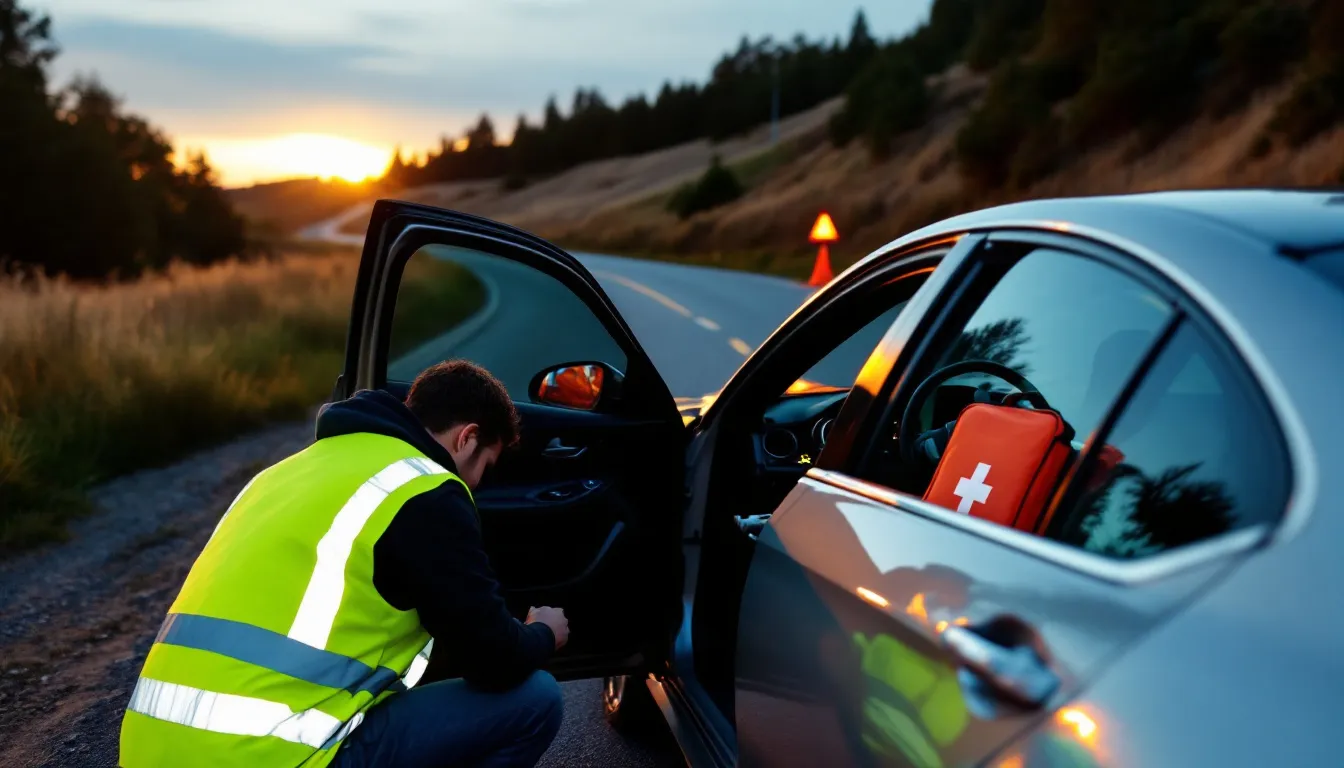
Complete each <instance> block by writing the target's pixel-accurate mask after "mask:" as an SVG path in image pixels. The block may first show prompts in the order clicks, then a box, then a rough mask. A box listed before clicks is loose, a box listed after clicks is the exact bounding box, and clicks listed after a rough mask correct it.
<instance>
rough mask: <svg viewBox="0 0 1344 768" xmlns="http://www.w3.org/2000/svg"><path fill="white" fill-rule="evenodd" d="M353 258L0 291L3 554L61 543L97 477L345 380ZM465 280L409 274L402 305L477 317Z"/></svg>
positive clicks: (285, 407)
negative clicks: (57, 539)
mask: <svg viewBox="0 0 1344 768" xmlns="http://www.w3.org/2000/svg"><path fill="white" fill-rule="evenodd" d="M426 261H428V260H426ZM358 263H359V259H358V256H357V254H356V253H355V252H354V251H352V250H333V251H330V252H327V253H310V254H290V255H286V256H283V257H280V258H278V259H275V260H272V261H265V262H256V263H227V264H221V265H217V266H214V267H210V268H205V269H199V268H186V267H179V268H174V269H172V270H171V271H169V272H168V273H167V274H164V275H156V276H150V277H146V278H144V279H142V280H139V281H137V282H134V283H126V284H118V285H109V286H87V285H75V284H71V283H69V282H66V281H62V280H47V281H40V282H37V283H29V284H19V283H17V282H13V281H11V282H8V283H0V550H4V549H10V548H14V547H18V546H22V545H25V544H28V543H31V542H33V541H37V540H41V539H44V538H48V537H50V536H52V535H59V533H60V532H61V531H62V530H63V527H64V521H65V520H66V519H68V518H69V517H70V516H71V515H72V514H74V513H77V512H78V511H79V510H80V509H81V508H82V507H83V505H84V502H83V493H82V491H83V490H84V489H85V488H87V487H88V486H89V485H90V484H91V483H94V482H97V481H99V480H102V479H104V478H107V477H109V476H113V475H116V474H118V473H123V472H127V471H130V470H133V469H138V468H141V467H145V466H152V465H155V464H160V463H164V462H167V461H170V460H173V459H176V458H178V457H180V456H182V455H183V454H184V453H186V452H189V451H191V450H194V449H198V448H202V447H205V446H208V445H211V444H214V443H217V442H219V441H221V440H224V439H227V438H230V437H232V436H235V435H238V434H241V433H243V432H246V431H248V430H251V429H255V428H256V427H258V426H261V425H263V424H265V423H267V422H272V421H276V420H282V419H296V418H301V417H303V416H304V415H305V413H307V411H308V410H309V409H310V408H311V407H312V406H314V405H316V404H317V403H319V402H321V401H322V399H323V397H324V396H325V395H327V394H328V393H329V392H330V390H331V386H332V384H333V383H334V381H335V378H336V375H337V374H338V373H339V371H340V368H341V363H342V359H343V353H344V345H345V335H346V329H347V325H348V322H349V310H350V301H351V296H352V291H353V286H354V279H355V274H356V271H357V268H358ZM444 270H449V271H450V274H446V275H445V274H440V273H442V272H444ZM445 276H446V277H448V278H449V279H447V280H440V278H443V277H445ZM421 278H433V279H432V280H431V279H421ZM462 278H463V275H462V273H461V271H460V268H456V267H446V266H445V267H442V268H440V269H439V273H436V272H434V271H433V269H431V270H430V271H429V272H428V273H426V274H424V275H419V276H416V275H412V276H411V277H410V278H408V281H409V282H408V288H407V289H406V297H405V298H406V301H407V302H408V303H409V304H410V305H412V306H414V307H419V306H424V307H429V306H437V307H438V309H439V311H440V312H442V308H443V306H444V303H443V302H448V303H449V306H453V307H455V311H457V312H458V313H460V314H462V315H463V316H465V315H466V314H470V312H472V311H474V310H475V308H476V307H477V306H479V300H480V298H479V287H480V286H479V283H477V282H476V281H475V279H474V278H473V277H471V276H469V275H468V276H467V278H468V279H466V280H463V279H462ZM436 281H437V282H436ZM445 286H446V287H445ZM473 296H474V297H475V298H474V299H473ZM433 327H434V328H436V329H442V328H443V327H444V324H443V321H442V319H439V320H438V322H437V323H436V324H435V325H433Z"/></svg>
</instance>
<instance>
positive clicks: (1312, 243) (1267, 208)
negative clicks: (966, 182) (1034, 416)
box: [935, 189, 1344, 258]
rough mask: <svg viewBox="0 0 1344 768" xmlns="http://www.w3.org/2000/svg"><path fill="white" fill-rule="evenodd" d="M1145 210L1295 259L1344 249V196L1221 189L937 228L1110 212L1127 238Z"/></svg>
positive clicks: (1119, 198) (1103, 198)
mask: <svg viewBox="0 0 1344 768" xmlns="http://www.w3.org/2000/svg"><path fill="white" fill-rule="evenodd" d="M1144 209H1148V210H1149V211H1150V212H1157V211H1162V212H1165V213H1169V214H1177V215H1186V216H1190V217H1194V218H1199V219H1203V220H1205V221H1206V222H1213V223H1216V224H1218V225H1220V226H1222V227H1225V228H1227V229H1231V230H1235V231H1238V232H1240V233H1241V234H1242V235H1245V236H1249V237H1251V238H1253V239H1255V240H1258V241H1260V242H1261V243H1263V244H1264V245H1265V246H1267V248H1268V249H1270V250H1273V251H1277V252H1278V253H1280V254H1282V255H1285V256H1289V257H1294V258H1299V257H1302V256H1306V255H1310V254H1312V253H1315V252H1317V251H1322V250H1328V249H1332V248H1338V247H1340V246H1344V190H1340V191H1329V190H1320V191H1305V190H1278V189H1219V190H1189V191H1172V192H1145V193H1140V194H1130V195H1098V196H1092V197H1068V198H1050V199H1041V200H1029V201H1025V202H1020V203H1011V204H1009V205H1002V206H998V207H995V208H986V209H983V210H980V211H976V212H974V213H968V214H964V215H962V216H957V217H954V218H952V219H949V220H947V221H944V222H940V223H939V224H937V225H935V227H936V228H938V229H944V230H945V229H949V228H953V227H956V226H958V225H960V226H966V227H968V228H974V227H976V226H980V225H984V224H987V223H990V222H993V221H1003V220H1009V219H1012V220H1019V219H1037V220H1054V221H1059V222H1061V223H1064V224H1067V223H1070V222H1071V221H1072V220H1073V218H1074V215H1075V214H1077V215H1080V216H1081V217H1082V218H1083V219H1085V220H1093V221H1094V220H1095V219H1096V216H1097V214H1098V213H1101V212H1106V213H1114V214H1117V215H1116V216H1115V217H1114V218H1110V217H1107V220H1106V223H1107V227H1106V228H1107V229H1109V230H1110V231H1112V232H1114V233H1115V234H1118V235H1126V234H1129V232H1128V230H1131V229H1133V228H1143V229H1146V228H1147V227H1149V226H1150V225H1151V224H1152V221H1151V219H1147V218H1146V217H1144V216H1141V215H1140V216H1132V215H1130V214H1138V213H1141V212H1142V210H1144ZM1136 234H1137V233H1136Z"/></svg>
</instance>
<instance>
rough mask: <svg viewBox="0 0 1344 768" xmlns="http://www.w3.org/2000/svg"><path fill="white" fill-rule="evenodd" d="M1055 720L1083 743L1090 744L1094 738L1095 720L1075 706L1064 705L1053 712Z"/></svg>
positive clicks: (1095, 730)
mask: <svg viewBox="0 0 1344 768" xmlns="http://www.w3.org/2000/svg"><path fill="white" fill-rule="evenodd" d="M1055 720H1056V721H1058V722H1059V724H1060V725H1062V726H1064V727H1065V728H1067V729H1068V730H1070V731H1072V732H1073V735H1074V736H1077V737H1078V740H1079V741H1081V742H1083V743H1084V744H1089V745H1090V744H1092V743H1093V742H1094V741H1095V740H1096V736H1097V721H1096V720H1093V719H1092V717H1091V716H1090V715H1088V714H1087V713H1086V712H1084V711H1083V710H1081V709H1078V708H1077V707H1064V708H1063V709H1061V710H1059V711H1058V712H1056V713H1055Z"/></svg>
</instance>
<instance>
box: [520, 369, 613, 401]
mask: <svg viewBox="0 0 1344 768" xmlns="http://www.w3.org/2000/svg"><path fill="white" fill-rule="evenodd" d="M624 379H625V377H624V376H623V375H621V372H620V371H618V370H616V369H615V368H612V367H611V366H609V365H607V364H606V363H589V362H581V363H565V364H564V365H557V366H555V367H553V368H547V369H546V370H544V371H542V372H541V373H539V374H537V375H536V376H534V377H532V383H531V384H529V385H528V387H527V395H528V397H529V398H530V399H531V400H532V402H534V403H541V404H543V405H555V406H559V407H561V408H572V409H574V410H576V411H595V410H597V407H598V405H599V404H600V403H604V402H610V401H612V400H614V399H615V398H616V397H618V396H619V394H620V389H621V382H622V381H623V380H624Z"/></svg>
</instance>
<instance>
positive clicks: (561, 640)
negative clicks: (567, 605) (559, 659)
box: [525, 606, 569, 651]
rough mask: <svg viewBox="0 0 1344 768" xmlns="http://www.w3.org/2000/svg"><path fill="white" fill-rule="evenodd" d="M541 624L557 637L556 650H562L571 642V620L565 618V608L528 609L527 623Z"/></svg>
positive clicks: (544, 607)
mask: <svg viewBox="0 0 1344 768" xmlns="http://www.w3.org/2000/svg"><path fill="white" fill-rule="evenodd" d="M533 622H541V623H542V624H545V625H546V626H548V627H550V628H551V634H553V635H555V650H557V651H558V650H560V649H561V648H563V647H564V646H565V643H567V642H569V619H566V618H565V611H564V609H563V608H551V607H550V606H542V607H541V608H536V607H533V608H528V609H527V621H526V622H525V623H527V624H532V623H533Z"/></svg>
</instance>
